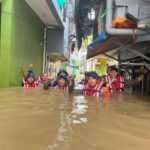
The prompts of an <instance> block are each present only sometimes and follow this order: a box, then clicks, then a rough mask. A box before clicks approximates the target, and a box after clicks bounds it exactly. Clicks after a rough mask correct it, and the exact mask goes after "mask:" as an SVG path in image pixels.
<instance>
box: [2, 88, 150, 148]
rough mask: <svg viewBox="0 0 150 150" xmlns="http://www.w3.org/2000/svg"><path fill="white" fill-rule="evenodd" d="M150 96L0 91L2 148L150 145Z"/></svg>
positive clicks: (139, 146)
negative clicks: (102, 96)
mask: <svg viewBox="0 0 150 150" xmlns="http://www.w3.org/2000/svg"><path fill="white" fill-rule="evenodd" d="M149 149H150V97H149V96H144V95H137V94H130V93H124V94H123V93H122V94H118V93H115V94H114V95H112V96H111V97H110V98H105V99H104V98H100V99H94V98H85V97H84V96H81V95H68V94H66V93H63V92H61V91H54V90H49V91H43V90H42V89H40V88H39V89H23V88H11V89H1V90H0V150H149Z"/></svg>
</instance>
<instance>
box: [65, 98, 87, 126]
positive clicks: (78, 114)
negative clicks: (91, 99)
mask: <svg viewBox="0 0 150 150" xmlns="http://www.w3.org/2000/svg"><path fill="white" fill-rule="evenodd" d="M87 109H88V105H87V100H86V99H85V97H84V96H74V97H73V101H72V111H71V113H70V114H68V116H67V118H68V123H69V124H70V125H77V124H83V123H86V122H87V117H86V112H87Z"/></svg>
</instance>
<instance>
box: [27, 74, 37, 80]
mask: <svg viewBox="0 0 150 150" xmlns="http://www.w3.org/2000/svg"><path fill="white" fill-rule="evenodd" d="M30 77H33V78H35V77H34V74H33V73H28V75H27V77H26V79H28V78H30Z"/></svg>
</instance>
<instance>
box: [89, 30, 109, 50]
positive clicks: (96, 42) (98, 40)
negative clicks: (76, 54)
mask: <svg viewBox="0 0 150 150" xmlns="http://www.w3.org/2000/svg"><path fill="white" fill-rule="evenodd" d="M107 37H108V35H107V33H106V32H101V33H100V35H99V36H98V37H97V38H96V39H95V40H94V41H93V43H91V44H90V45H89V47H88V48H89V49H93V48H95V47H97V46H98V45H100V44H101V43H102V42H103V41H105V39H106V38H107Z"/></svg>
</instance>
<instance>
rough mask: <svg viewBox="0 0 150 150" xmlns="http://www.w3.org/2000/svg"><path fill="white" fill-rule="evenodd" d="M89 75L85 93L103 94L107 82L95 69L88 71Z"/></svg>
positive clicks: (89, 94)
mask: <svg viewBox="0 0 150 150" xmlns="http://www.w3.org/2000/svg"><path fill="white" fill-rule="evenodd" d="M87 75H88V83H87V84H86V86H85V89H84V95H85V96H94V97H99V96H101V90H102V88H103V85H104V83H105V82H104V81H102V80H101V79H100V77H99V75H98V74H97V73H96V72H94V71H91V72H88V73H87Z"/></svg>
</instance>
